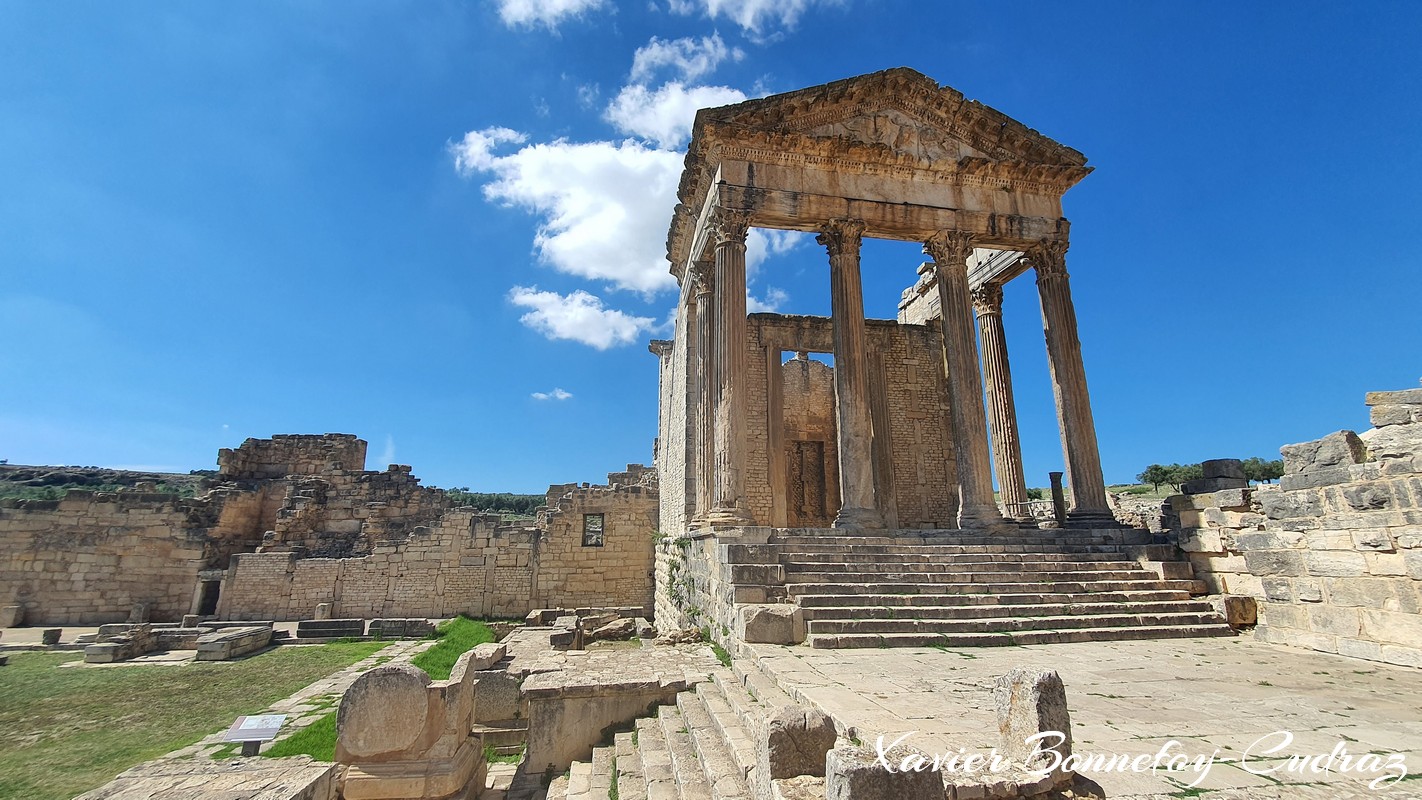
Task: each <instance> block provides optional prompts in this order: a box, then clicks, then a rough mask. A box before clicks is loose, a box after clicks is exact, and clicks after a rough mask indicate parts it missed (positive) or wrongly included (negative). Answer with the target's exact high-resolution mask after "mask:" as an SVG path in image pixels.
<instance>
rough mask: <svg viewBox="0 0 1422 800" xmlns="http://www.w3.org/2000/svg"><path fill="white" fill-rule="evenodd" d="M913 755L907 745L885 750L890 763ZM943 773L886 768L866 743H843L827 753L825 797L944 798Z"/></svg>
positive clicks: (861, 799) (836, 799)
mask: <svg viewBox="0 0 1422 800" xmlns="http://www.w3.org/2000/svg"><path fill="white" fill-rule="evenodd" d="M912 755H914V751H912V750H910V749H909V748H907V747H903V746H900V747H895V748H892V749H890V750H888V751H887V752H886V753H885V760H886V761H888V762H890V763H891V764H902V763H903V761H904V759H905V758H907V757H909V756H912ZM943 796H944V791H943V776H942V775H941V774H940V773H938V772H935V771H933V770H923V771H921V772H920V771H913V770H895V771H893V772H890V771H889V770H886V769H884V767H883V765H882V764H881V763H880V762H879V756H878V754H877V753H875V752H874V751H873V750H871V749H869V748H867V747H859V746H855V745H841V746H839V747H836V748H834V749H833V750H831V751H829V754H828V755H827V756H826V757H825V800H943Z"/></svg>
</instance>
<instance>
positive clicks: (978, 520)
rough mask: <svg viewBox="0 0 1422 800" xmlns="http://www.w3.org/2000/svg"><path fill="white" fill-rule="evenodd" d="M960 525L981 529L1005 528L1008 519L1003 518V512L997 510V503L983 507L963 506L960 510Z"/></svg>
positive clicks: (965, 527) (964, 527)
mask: <svg viewBox="0 0 1422 800" xmlns="http://www.w3.org/2000/svg"><path fill="white" fill-rule="evenodd" d="M958 527H959V528H961V529H965V530H966V529H968V528H973V529H975V530H980V529H984V528H989V529H991V528H1005V527H1008V523H1007V521H1006V520H1004V519H1003V518H1002V513H1001V512H999V511H998V510H997V504H996V503H994V504H993V505H991V506H984V507H982V508H961V509H959V510H958Z"/></svg>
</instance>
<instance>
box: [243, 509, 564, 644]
mask: <svg viewBox="0 0 1422 800" xmlns="http://www.w3.org/2000/svg"><path fill="white" fill-rule="evenodd" d="M537 539H538V531H537V529H535V528H533V527H532V526H516V525H507V526H506V525H503V524H502V522H501V521H500V518H499V516H498V515H497V514H482V513H479V512H475V511H472V510H468V509H462V510H457V511H451V512H449V513H447V514H445V515H444V516H443V517H442V518H441V519H440V520H439V522H438V523H437V524H435V525H433V526H421V527H417V528H415V529H413V530H411V531H409V533H408V535H407V536H405V537H404V538H401V539H388V540H383V541H381V542H379V543H377V544H375V545H374V546H373V547H372V550H371V552H370V554H369V555H366V556H361V557H356V558H302V557H301V556H300V554H298V553H295V552H270V553H247V554H242V555H239V556H236V557H235V558H233V560H232V566H231V567H230V568H229V569H228V571H227V578H226V581H225V585H224V587H223V591H222V598H221V600H220V602H219V603H218V609H217V613H218V616H219V617H220V618H222V619H274V620H294V619H310V618H311V617H312V615H313V614H314V613H315V609H316V606H317V604H319V603H331V604H332V615H333V616H336V617H351V618H353V617H364V618H367V619H370V618H379V617H450V616H454V615H456V614H460V613H464V614H469V615H471V616H476V617H514V616H521V615H523V614H526V613H528V611H529V610H530V608H531V592H530V589H529V587H530V586H531V584H532V578H533V563H534V559H535V551H536V548H537Z"/></svg>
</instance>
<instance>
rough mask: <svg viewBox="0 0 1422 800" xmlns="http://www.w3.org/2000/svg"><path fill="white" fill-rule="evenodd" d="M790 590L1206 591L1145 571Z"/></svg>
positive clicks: (792, 590) (794, 592) (829, 584)
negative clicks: (1135, 575) (1126, 576)
mask: <svg viewBox="0 0 1422 800" xmlns="http://www.w3.org/2000/svg"><path fill="white" fill-rule="evenodd" d="M785 588H786V590H787V591H788V592H789V594H790V595H791V596H795V597H798V596H799V595H802V594H874V595H895V594H903V595H913V594H1033V593H1043V594H1058V593H1066V594H1090V593H1093V592H1125V591H1142V590H1175V591H1182V592H1187V593H1190V594H1203V593H1204V591H1205V590H1204V587H1203V585H1202V582H1201V581H1186V580H1178V581H1169V580H1160V579H1158V578H1155V577H1154V575H1153V574H1151V573H1143V577H1141V578H1139V579H1136V580H1109V581H1108V580H1088V581H1051V580H1045V581H1033V582H1030V583H1009V582H1006V581H1003V582H998V581H992V582H981V583H954V582H949V581H942V582H914V583H909V582H906V581H905V582H902V583H889V582H884V581H880V582H876V583H868V582H865V583H858V584H856V583H855V582H853V581H825V582H821V583H791V584H788V585H787V586H786V587H785Z"/></svg>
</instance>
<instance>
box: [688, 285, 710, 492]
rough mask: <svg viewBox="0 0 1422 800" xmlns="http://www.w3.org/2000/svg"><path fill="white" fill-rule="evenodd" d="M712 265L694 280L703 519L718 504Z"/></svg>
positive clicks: (698, 457) (698, 462)
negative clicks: (714, 440)
mask: <svg viewBox="0 0 1422 800" xmlns="http://www.w3.org/2000/svg"><path fill="white" fill-rule="evenodd" d="M711 268H712V265H710V264H699V265H698V266H697V269H696V272H695V274H694V276H693V280H695V282H696V284H695V288H694V291H695V294H694V295H693V296H694V297H695V302H696V419H695V426H696V427H695V430H696V463H695V465H694V468H695V469H696V516H697V517H698V518H702V517H704V516H705V515H706V513H707V512H709V511H710V510H711V505H712V503H713V502H714V501H715V492H714V491H713V488H712V484H713V483H714V482H715V474H716V470H715V460H714V459H715V448H714V447H713V445H712V436H713V434H714V430H715V424H714V422H715V407H716V400H715V393H716V392H715V390H716V360H715V358H714V352H713V350H714V347H715V341H714V338H713V336H714V334H713V330H714V328H715V325H714V320H715V317H716V307H715V295H714V294H713V293H712V290H711V275H710V271H711Z"/></svg>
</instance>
